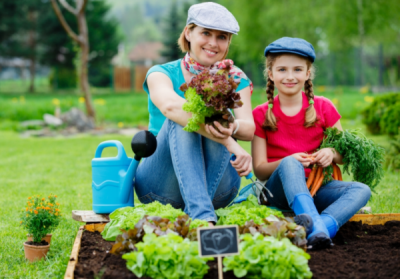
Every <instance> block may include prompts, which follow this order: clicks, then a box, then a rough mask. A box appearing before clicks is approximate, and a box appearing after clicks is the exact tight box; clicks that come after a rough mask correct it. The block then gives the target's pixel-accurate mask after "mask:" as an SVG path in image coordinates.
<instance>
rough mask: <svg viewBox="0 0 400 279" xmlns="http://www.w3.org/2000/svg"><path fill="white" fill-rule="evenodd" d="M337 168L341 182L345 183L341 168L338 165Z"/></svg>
mask: <svg viewBox="0 0 400 279" xmlns="http://www.w3.org/2000/svg"><path fill="white" fill-rule="evenodd" d="M336 167H337V171H338V178H339V180H340V181H343V178H342V171H341V170H340V168H339V166H338V165H336Z"/></svg>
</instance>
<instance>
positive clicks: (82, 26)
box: [51, 0, 96, 121]
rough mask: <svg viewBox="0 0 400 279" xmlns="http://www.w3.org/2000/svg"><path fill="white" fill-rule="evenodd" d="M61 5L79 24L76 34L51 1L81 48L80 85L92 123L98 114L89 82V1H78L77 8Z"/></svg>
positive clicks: (67, 30)
mask: <svg viewBox="0 0 400 279" xmlns="http://www.w3.org/2000/svg"><path fill="white" fill-rule="evenodd" d="M59 2H60V3H61V5H62V6H63V7H64V8H65V9H66V10H68V11H69V12H70V13H71V14H73V15H75V17H76V19H77V22H78V31H79V32H78V34H76V33H75V32H74V31H73V30H72V29H71V27H70V26H69V25H68V23H67V22H66V21H65V18H64V16H63V14H62V13H61V10H60V8H59V7H58V4H57V2H56V0H51V4H52V6H53V9H54V12H55V13H56V15H57V17H58V19H59V20H60V23H61V25H62V26H63V27H64V29H65V31H66V32H67V34H68V36H70V37H71V39H72V40H74V41H75V42H76V43H77V44H78V45H79V48H80V54H79V55H80V72H79V83H80V87H81V90H82V91H83V93H84V96H85V105H86V112H87V114H88V116H89V118H91V120H92V121H95V119H96V112H95V109H94V106H93V102H92V97H91V94H90V87H89V80H88V62H89V37H88V28H87V23H86V15H85V8H86V5H87V2H88V0H77V1H76V7H72V6H71V5H70V4H68V2H67V1H66V0H59Z"/></svg>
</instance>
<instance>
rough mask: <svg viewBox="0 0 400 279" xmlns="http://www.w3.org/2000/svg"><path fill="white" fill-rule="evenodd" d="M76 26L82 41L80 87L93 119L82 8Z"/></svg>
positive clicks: (86, 32)
mask: <svg viewBox="0 0 400 279" xmlns="http://www.w3.org/2000/svg"><path fill="white" fill-rule="evenodd" d="M77 19H78V28H79V34H80V37H81V40H82V42H81V43H80V47H81V69H80V73H79V75H80V79H79V82H80V87H81V90H82V92H83V94H84V96H85V105H86V111H87V114H88V116H89V118H91V120H92V121H93V123H94V121H95V119H96V113H95V110H94V107H93V103H92V96H91V94H90V86H89V78H88V61H89V37H88V29H87V24H86V17H85V13H84V9H82V11H81V12H80V13H79V14H78V17H77Z"/></svg>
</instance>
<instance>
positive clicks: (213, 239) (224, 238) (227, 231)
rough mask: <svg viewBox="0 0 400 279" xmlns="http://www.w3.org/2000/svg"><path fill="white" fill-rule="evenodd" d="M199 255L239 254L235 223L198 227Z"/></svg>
mask: <svg viewBox="0 0 400 279" xmlns="http://www.w3.org/2000/svg"><path fill="white" fill-rule="evenodd" d="M197 236H198V239H199V255H200V257H225V256H231V255H238V254H239V227H238V226H237V225H229V226H216V227H213V228H203V227H199V228H198V229H197Z"/></svg>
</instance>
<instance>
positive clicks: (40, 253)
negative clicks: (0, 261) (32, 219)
mask: <svg viewBox="0 0 400 279" xmlns="http://www.w3.org/2000/svg"><path fill="white" fill-rule="evenodd" d="M49 249H50V244H47V245H38V246H36V245H29V244H26V242H25V243H24V250H25V258H26V259H28V260H29V261H30V262H34V261H38V260H40V259H41V258H44V257H45V256H46V255H47V252H49Z"/></svg>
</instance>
